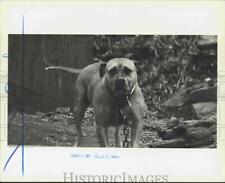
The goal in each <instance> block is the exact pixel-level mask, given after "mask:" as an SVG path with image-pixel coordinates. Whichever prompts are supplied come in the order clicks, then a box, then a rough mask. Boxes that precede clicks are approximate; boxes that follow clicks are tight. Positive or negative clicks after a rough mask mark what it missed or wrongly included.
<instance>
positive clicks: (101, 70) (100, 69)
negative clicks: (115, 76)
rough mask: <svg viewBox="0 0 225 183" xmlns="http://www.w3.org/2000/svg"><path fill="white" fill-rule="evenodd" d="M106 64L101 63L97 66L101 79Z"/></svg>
mask: <svg viewBox="0 0 225 183" xmlns="http://www.w3.org/2000/svg"><path fill="white" fill-rule="evenodd" d="M105 68H106V63H104V62H102V63H101V64H100V66H99V75H100V77H101V78H102V77H103V76H104V74H105Z"/></svg>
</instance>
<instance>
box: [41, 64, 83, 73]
mask: <svg viewBox="0 0 225 183" xmlns="http://www.w3.org/2000/svg"><path fill="white" fill-rule="evenodd" d="M45 70H46V71H47V70H61V71H65V72H69V73H72V74H79V73H80V71H81V69H75V68H70V67H63V66H50V67H45Z"/></svg>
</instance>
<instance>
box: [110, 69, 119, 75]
mask: <svg viewBox="0 0 225 183" xmlns="http://www.w3.org/2000/svg"><path fill="white" fill-rule="evenodd" d="M116 72H117V70H116V68H112V69H111V70H109V74H110V75H115V74H116Z"/></svg>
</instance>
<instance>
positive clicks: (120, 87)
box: [115, 78, 126, 90]
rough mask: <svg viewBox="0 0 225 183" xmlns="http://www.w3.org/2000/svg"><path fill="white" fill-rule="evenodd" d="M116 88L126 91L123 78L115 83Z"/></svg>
mask: <svg viewBox="0 0 225 183" xmlns="http://www.w3.org/2000/svg"><path fill="white" fill-rule="evenodd" d="M115 87H116V89H117V90H126V81H125V79H123V78H121V79H118V80H117V81H116V83H115Z"/></svg>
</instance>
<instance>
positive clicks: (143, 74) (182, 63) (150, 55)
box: [93, 35, 216, 107]
mask: <svg viewBox="0 0 225 183" xmlns="http://www.w3.org/2000/svg"><path fill="white" fill-rule="evenodd" d="M200 39H201V36H198V35H196V36H193V35H127V36H124V35H101V36H95V38H94V57H93V59H94V61H99V60H101V61H108V60H109V59H111V58H115V57H127V58H130V59H133V60H135V61H138V63H137V68H138V74H139V84H140V86H141V87H142V91H143V93H144V96H145V100H146V102H147V104H148V106H149V107H150V106H151V107H152V106H154V107H157V106H159V105H160V103H161V102H163V101H164V100H165V99H167V98H168V97H169V96H170V95H172V94H174V93H175V92H177V91H178V90H180V89H182V88H184V87H186V86H187V85H190V84H195V83H199V82H203V81H204V79H206V78H207V77H210V78H211V79H213V80H215V77H216V73H215V72H214V71H215V70H216V60H214V61H210V62H206V61H205V60H204V62H203V60H201V59H200V61H199V60H198V61H197V60H196V59H194V58H195V56H196V55H198V53H199V48H198V41H199V40H200Z"/></svg>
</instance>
